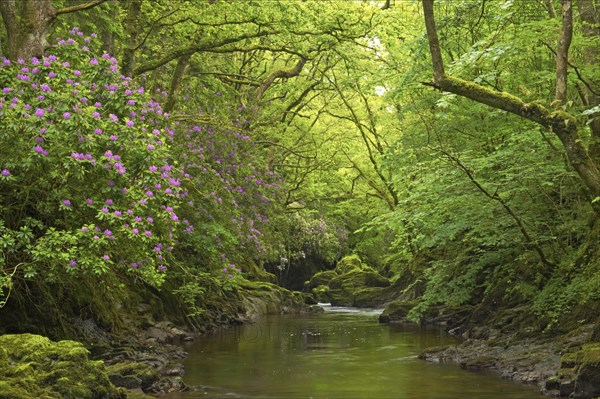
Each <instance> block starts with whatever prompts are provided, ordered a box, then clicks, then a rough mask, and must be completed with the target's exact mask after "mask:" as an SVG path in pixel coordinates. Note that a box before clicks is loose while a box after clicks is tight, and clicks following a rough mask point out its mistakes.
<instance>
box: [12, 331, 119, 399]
mask: <svg viewBox="0 0 600 399" xmlns="http://www.w3.org/2000/svg"><path fill="white" fill-rule="evenodd" d="M0 347H1V348H3V352H4V356H5V358H6V359H8V360H9V361H8V362H6V361H4V362H0V381H2V385H0V398H4V397H5V398H21V397H27V398H28V397H35V398H66V399H71V398H72V399H75V398H77V399H100V398H106V399H108V398H121V397H123V394H122V393H120V391H119V390H117V389H116V388H115V387H114V386H113V385H112V384H111V383H110V381H109V380H108V376H107V375H106V370H105V368H104V363H103V362H102V361H91V360H89V359H88V351H87V350H86V349H85V348H84V347H83V345H82V344H80V343H78V342H74V341H60V342H52V341H50V340H49V339H48V338H46V337H42V336H39V335H33V334H19V335H3V336H0ZM4 356H3V357H4ZM27 395H29V396H27Z"/></svg>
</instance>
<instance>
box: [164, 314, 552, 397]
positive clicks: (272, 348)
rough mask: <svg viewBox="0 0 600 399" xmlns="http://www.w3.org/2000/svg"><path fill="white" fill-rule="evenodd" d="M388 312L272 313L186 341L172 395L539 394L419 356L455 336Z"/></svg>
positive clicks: (397, 395) (493, 376)
mask: <svg viewBox="0 0 600 399" xmlns="http://www.w3.org/2000/svg"><path fill="white" fill-rule="evenodd" d="M379 313H381V311H380V310H364V309H352V308H335V307H326V311H325V313H319V314H310V315H289V316H277V317H265V318H263V319H262V320H260V321H259V322H257V323H255V324H247V325H243V326H238V327H236V328H233V329H229V330H226V331H222V332H220V333H217V334H214V335H211V336H207V337H202V338H199V339H198V340H197V341H196V342H194V343H192V344H190V345H189V346H187V347H186V350H187V351H188V352H189V356H188V358H187V359H186V361H185V370H186V376H185V378H184V380H185V381H186V383H188V384H190V385H198V386H203V389H201V390H200V391H196V392H188V393H180V394H173V395H169V396H168V398H170V399H175V398H181V399H193V398H211V399H212V398H252V399H258V398H264V399H267V398H268V399H292V398H293V399H300V398H307V399H308V398H315V399H317V398H319V399H325V398H330V399H359V398H360V399H363V398H364V399H367V398H368V399H373V398H383V399H387V398H402V399H500V398H502V399H507V398H510V399H532V398H540V394H539V391H538V388H537V387H535V386H527V385H522V384H518V383H514V382H510V381H505V380H502V379H500V378H499V377H498V376H497V375H493V374H485V373H474V372H469V371H465V370H462V369H460V368H459V367H458V366H456V365H451V364H431V363H427V362H424V361H422V360H419V359H417V355H418V354H419V353H420V352H421V351H422V350H423V349H425V348H427V347H431V346H437V345H444V344H449V343H452V342H455V341H454V339H453V338H452V337H449V336H447V335H446V334H444V333H443V332H442V331H441V330H440V329H436V328H433V327H427V328H420V327H419V326H416V325H399V324H397V325H385V324H379V323H377V315H378V314H379Z"/></svg>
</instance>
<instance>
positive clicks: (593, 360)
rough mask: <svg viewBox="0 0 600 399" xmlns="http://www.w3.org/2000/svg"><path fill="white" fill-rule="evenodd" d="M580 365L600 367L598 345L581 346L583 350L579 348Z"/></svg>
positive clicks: (599, 346) (599, 348)
mask: <svg viewBox="0 0 600 399" xmlns="http://www.w3.org/2000/svg"><path fill="white" fill-rule="evenodd" d="M581 364H582V365H584V364H587V365H593V366H600V343H591V344H585V345H583V348H581Z"/></svg>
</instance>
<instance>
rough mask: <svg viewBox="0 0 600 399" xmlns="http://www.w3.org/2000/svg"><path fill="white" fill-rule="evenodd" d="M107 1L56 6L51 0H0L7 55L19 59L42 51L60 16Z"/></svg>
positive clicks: (28, 57)
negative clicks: (59, 7)
mask: <svg viewBox="0 0 600 399" xmlns="http://www.w3.org/2000/svg"><path fill="white" fill-rule="evenodd" d="M105 1H107V0H94V1H91V2H89V3H83V4H77V5H75V6H71V7H65V8H61V9H56V8H54V7H53V6H52V0H18V1H14V0H0V14H2V20H3V22H4V27H5V29H6V36H7V38H8V52H7V54H5V56H7V58H9V59H11V60H16V59H19V58H22V59H30V58H31V57H36V56H41V55H43V54H44V50H45V49H46V48H47V47H48V41H47V36H48V32H49V30H50V27H51V25H52V22H53V21H54V20H55V19H56V17H57V16H59V15H61V14H68V13H72V12H76V11H80V10H86V9H89V8H92V7H95V6H97V5H99V4H102V3H104V2H105Z"/></svg>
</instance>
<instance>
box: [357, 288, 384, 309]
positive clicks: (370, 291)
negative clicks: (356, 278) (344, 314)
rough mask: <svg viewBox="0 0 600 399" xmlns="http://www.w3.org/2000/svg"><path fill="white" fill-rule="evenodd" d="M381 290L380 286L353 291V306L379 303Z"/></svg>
mask: <svg viewBox="0 0 600 399" xmlns="http://www.w3.org/2000/svg"><path fill="white" fill-rule="evenodd" d="M382 293H383V290H382V288H380V287H368V288H363V289H360V290H357V291H356V292H355V293H354V298H353V304H352V305H353V306H356V307H358V308H368V307H374V306H377V305H380V304H381V297H382Z"/></svg>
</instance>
